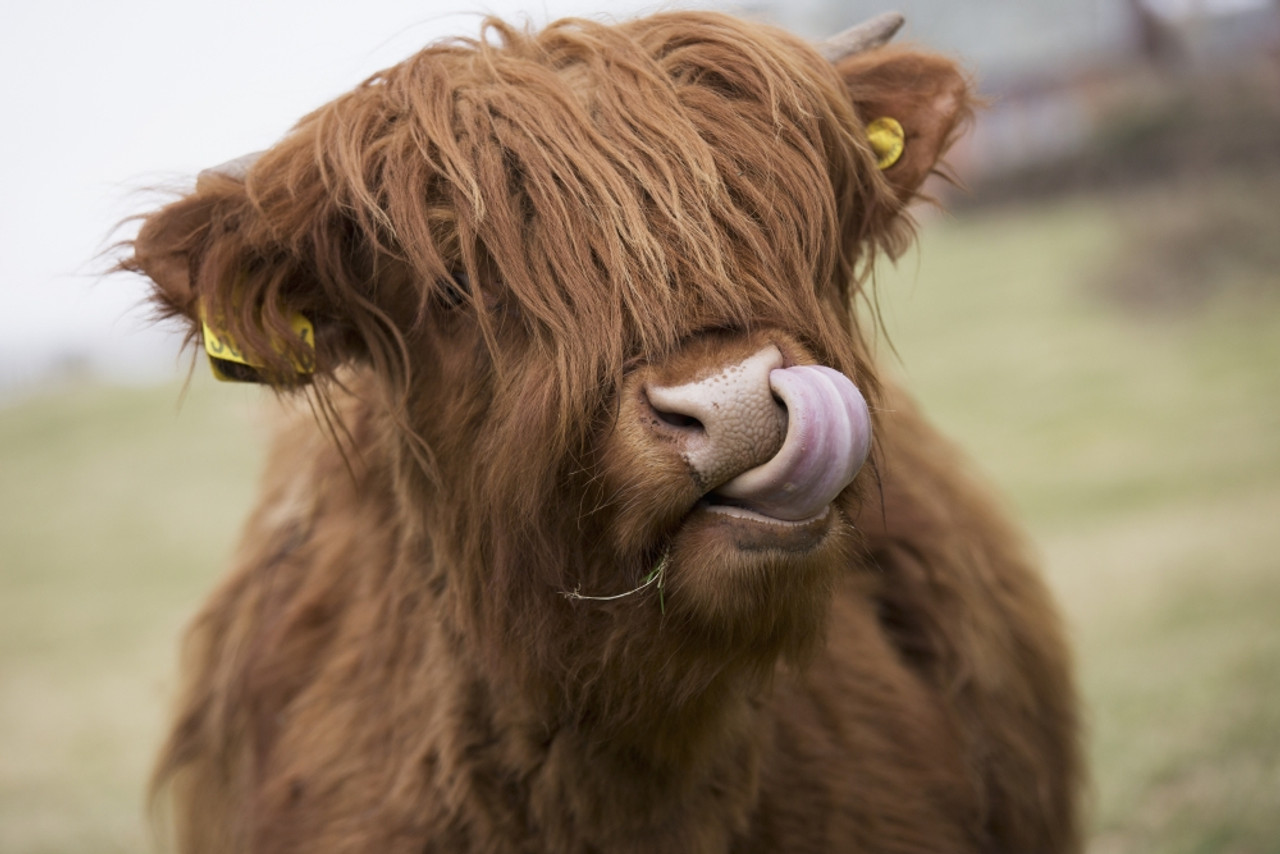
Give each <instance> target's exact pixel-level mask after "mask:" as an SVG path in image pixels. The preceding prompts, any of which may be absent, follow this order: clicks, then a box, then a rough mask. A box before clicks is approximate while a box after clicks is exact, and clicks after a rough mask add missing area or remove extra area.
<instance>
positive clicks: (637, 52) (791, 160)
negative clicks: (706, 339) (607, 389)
mask: <svg viewBox="0 0 1280 854" xmlns="http://www.w3.org/2000/svg"><path fill="white" fill-rule="evenodd" d="M312 120H314V121H316V122H318V123H320V125H321V128H320V130H321V135H322V136H325V137H329V138H330V139H331V142H332V143H333V144H331V145H329V146H328V149H329V152H330V153H329V154H328V155H326V156H328V157H329V158H330V160H331V161H332V163H331V166H330V168H331V169H332V170H333V173H334V174H337V175H340V176H343V178H344V180H343V181H342V182H341V183H345V184H346V185H347V187H348V190H347V192H348V193H349V195H350V197H351V200H350V207H349V209H350V210H354V211H355V212H356V213H357V220H358V221H360V222H362V223H363V224H364V225H365V227H366V229H367V230H368V232H369V234H370V236H371V237H372V238H373V239H374V240H376V241H383V242H391V243H394V244H396V246H395V249H396V251H397V254H400V255H401V257H404V258H405V259H406V260H408V261H410V263H412V264H413V265H415V266H416V267H417V268H418V269H417V271H416V272H417V273H418V275H417V279H418V281H422V282H432V281H434V280H436V279H438V278H441V277H444V276H446V275H447V274H448V273H450V272H452V271H456V270H459V269H460V270H462V271H465V272H466V273H468V275H469V276H470V277H471V278H472V280H474V281H477V282H497V281H500V282H501V283H502V286H503V288H504V289H505V290H506V291H507V292H508V293H507V296H508V298H509V299H514V300H516V301H517V302H518V303H519V308H520V309H521V311H522V312H523V313H524V314H525V315H526V316H527V317H528V318H529V319H530V321H531V322H532V323H534V324H536V325H537V326H538V327H539V328H541V329H543V330H545V331H546V332H547V334H548V335H549V336H550V338H551V339H552V340H558V341H567V340H573V339H574V338H575V337H580V336H581V335H582V334H583V331H584V330H588V331H589V332H590V333H591V334H592V338H593V341H592V344H591V346H592V347H593V349H594V352H596V353H597V355H599V356H601V357H603V358H607V359H610V360H614V361H616V359H617V358H621V357H622V355H623V354H622V353H621V351H619V352H616V353H615V352H610V351H611V350H612V349H615V348H622V349H625V348H628V347H630V348H640V349H644V350H649V351H651V350H655V349H664V348H666V347H669V346H671V345H672V342H673V340H675V339H677V338H678V337H679V336H680V335H682V334H684V333H685V332H686V331H687V330H688V329H689V327H690V326H691V325H692V326H697V325H730V326H749V325H752V324H757V325H758V324H760V323H762V322H763V323H772V324H778V325H782V326H791V327H796V326H800V325H803V324H806V323H811V320H812V317H813V312H814V311H816V310H817V303H816V302H815V299H814V297H813V294H814V291H815V288H818V289H820V288H821V287H833V286H834V287H843V286H844V284H845V283H846V282H847V281H848V279H849V278H850V275H851V269H852V264H853V253H854V251H855V250H854V244H855V243H856V242H857V240H858V239H859V238H862V237H865V235H862V234H861V233H859V232H858V228H859V223H858V220H859V209H860V207H861V206H862V205H865V204H867V203H868V202H869V201H870V200H869V199H868V198H867V195H868V194H869V193H875V192H878V191H880V189H881V187H882V182H878V181H877V180H876V179H875V178H874V177H873V176H874V164H873V162H872V161H871V158H870V156H869V155H868V152H867V151H866V149H865V143H864V142H862V141H861V137H860V134H859V132H858V131H857V130H856V129H857V127H858V123H857V119H856V117H855V116H854V114H853V109H852V107H851V106H850V104H849V102H848V96H847V93H846V92H845V91H844V89H843V87H842V85H841V83H840V81H839V78H838V77H837V76H836V74H835V72H834V71H833V69H832V68H831V67H830V66H829V64H828V63H826V62H825V61H824V60H823V59H822V58H821V57H819V56H818V55H817V54H816V53H815V52H814V51H812V50H811V49H809V48H808V47H807V46H806V45H804V44H803V43H802V42H800V41H798V40H796V39H794V38H792V37H790V36H788V35H786V34H784V33H781V32H780V31H776V30H772V29H769V28H766V27H762V26H759V25H755V24H751V23H746V22H741V21H737V20H735V19H732V18H729V17H726V16H721V15H715V14H709V13H672V14H667V15H659V16H654V17H650V18H645V19H640V20H637V21H632V22H628V23H624V24H620V25H615V26H606V25H602V24H597V23H592V22H587V21H575V20H570V21H562V22H559V23H557V24H553V25H551V26H550V27H548V28H546V29H544V30H542V31H540V32H537V33H527V32H522V31H518V30H516V29H514V28H511V27H509V26H507V25H505V24H502V23H500V22H497V21H489V22H487V23H486V26H485V31H484V33H483V35H482V37H481V38H480V39H478V40H474V41H453V42H449V43H445V44H440V45H435V46H432V47H430V48H428V49H426V50H424V51H422V52H421V53H419V54H418V55H416V56H414V57H412V58H410V59H409V60H407V61H405V62H404V63H401V64H400V65H398V66H395V67H393V68H391V69H388V70H387V71H385V72H382V73H380V74H379V75H376V76H375V77H373V78H371V79H370V80H369V81H367V82H366V84H365V85H364V86H362V87H361V88H360V89H358V90H356V92H353V93H352V94H351V95H349V96H347V97H346V98H343V99H339V100H338V101H336V102H334V104H332V105H330V107H329V108H326V110H322V111H320V112H318V113H317V114H315V115H314V116H313V117H312ZM609 342H613V343H609Z"/></svg>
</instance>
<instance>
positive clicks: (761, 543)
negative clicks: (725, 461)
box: [694, 494, 837, 553]
mask: <svg viewBox="0 0 1280 854" xmlns="http://www.w3.org/2000/svg"><path fill="white" fill-rule="evenodd" d="M694 516H695V517H699V521H700V522H701V524H703V525H707V526H709V527H712V528H715V529H717V533H718V534H719V536H721V537H723V538H725V539H726V540H727V541H728V542H729V543H730V544H732V545H733V547H734V548H735V549H736V550H737V551H743V552H758V551H783V552H793V553H799V552H809V551H813V550H814V549H817V548H818V547H820V546H821V545H822V543H823V541H824V540H825V539H826V538H827V536H828V534H829V533H830V531H831V529H832V526H833V523H834V520H835V518H836V516H837V513H836V512H835V511H834V510H833V509H832V508H831V506H830V505H827V506H826V507H823V508H822V510H820V511H819V512H818V513H815V514H814V515H812V516H809V517H808V518H805V519H782V518H779V517H777V516H771V515H768V514H766V513H763V512H761V511H759V510H756V509H753V508H751V507H747V506H744V505H742V504H740V503H738V502H734V501H732V500H731V499H729V500H726V499H723V498H721V497H720V496H717V495H715V494H712V495H709V496H707V497H706V498H704V499H703V500H701V501H699V502H698V505H697V507H696V508H695V509H694Z"/></svg>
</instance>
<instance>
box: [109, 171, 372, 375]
mask: <svg viewBox="0 0 1280 854" xmlns="http://www.w3.org/2000/svg"><path fill="white" fill-rule="evenodd" d="M255 161H257V157H256V155H255V156H250V157H247V158H241V159H240V160H237V161H232V162H231V163H228V164H224V165H223V166H220V167H215V168H214V169H210V170H206V171H205V172H202V173H201V174H200V178H199V180H198V181H197V184H196V188H195V190H194V191H193V192H191V193H189V194H188V195H186V196H185V197H183V198H181V199H179V200H178V201H176V202H173V203H172V204H169V205H168V206H166V207H164V208H161V209H160V210H158V211H156V212H154V213H152V214H150V215H148V216H146V217H144V218H143V221H142V225H141V227H140V229H139V231H138V235H137V237H136V238H135V239H134V241H133V243H132V255H131V256H130V257H128V258H126V259H124V261H123V262H122V263H121V266H122V267H123V268H124V269H127V270H132V271H135V272H139V273H142V274H143V275H145V276H147V277H148V278H150V279H151V281H152V282H153V283H154V285H155V287H154V289H153V291H152V299H153V302H154V303H155V304H156V305H157V307H158V308H159V311H160V313H161V315H163V316H166V317H177V318H180V319H182V320H183V321H184V322H185V323H186V324H187V326H188V329H189V337H190V339H191V340H193V341H199V342H202V344H203V347H204V349H205V350H207V351H208V353H209V356H210V362H211V364H212V365H213V368H214V373H215V374H216V375H217V376H218V377H219V378H221V379H231V380H242V381H254V382H264V383H268V384H270V385H273V386H277V387H290V386H297V385H302V384H305V383H307V382H309V381H310V380H311V379H312V378H313V377H314V376H315V375H317V374H322V373H325V372H328V371H331V370H332V369H333V368H334V367H335V366H336V365H338V364H340V363H341V362H342V361H344V360H345V359H347V358H349V357H350V355H351V350H352V342H353V340H354V338H355V336H353V335H352V334H350V330H349V329H344V328H343V326H344V324H343V323H342V322H341V320H340V318H341V316H342V312H341V310H340V309H339V307H337V306H335V305H333V304H332V298H331V295H329V294H327V293H326V291H327V290H330V291H331V290H332V289H326V288H325V287H323V286H322V284H321V283H320V282H319V281H317V279H318V277H319V276H321V275H322V271H321V270H320V269H319V268H318V267H317V266H316V265H315V264H314V263H313V262H310V261H309V260H308V258H307V257H305V255H306V253H305V252H300V251H299V249H300V246H299V242H300V241H299V235H298V234H290V233H289V232H288V227H289V226H288V224H287V223H286V224H285V228H284V229H283V230H282V229H281V228H280V227H279V224H273V223H272V222H270V220H271V217H270V215H269V214H268V213H266V212H265V211H264V209H263V205H262V202H261V199H255V198H253V197H252V196H251V193H250V188H249V186H248V182H250V181H252V180H253V177H254V176H253V172H254V170H255V169H256V168H257V163H256V162H255ZM299 222H305V218H303V219H300V220H299ZM295 225H296V223H295ZM315 228H320V229H324V228H326V226H325V225H324V224H308V225H306V226H305V230H314V229H315Z"/></svg>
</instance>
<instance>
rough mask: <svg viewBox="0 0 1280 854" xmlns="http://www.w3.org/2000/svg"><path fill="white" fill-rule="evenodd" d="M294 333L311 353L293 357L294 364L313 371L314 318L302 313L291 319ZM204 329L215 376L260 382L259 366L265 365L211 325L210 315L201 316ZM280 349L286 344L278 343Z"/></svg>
mask: <svg viewBox="0 0 1280 854" xmlns="http://www.w3.org/2000/svg"><path fill="white" fill-rule="evenodd" d="M289 325H290V326H291V327H292V328H293V332H294V334H295V335H297V336H298V337H299V338H301V339H302V343H303V344H305V345H306V347H307V350H308V356H307V357H305V359H299V358H294V360H293V367H294V370H296V371H297V372H298V373H299V374H310V373H312V372H313V371H314V370H315V360H314V358H312V357H311V355H310V354H314V353H315V349H316V343H315V342H316V332H315V328H314V327H313V326H312V325H311V321H310V320H308V319H307V318H306V317H304V316H303V315H301V314H294V315H293V317H291V318H290V319H289ZM201 326H202V327H203V329H204V351H205V352H206V353H208V354H209V367H210V368H212V369H213V375H214V376H215V377H217V378H218V379H219V380H221V381H223V382H241V383H260V382H262V381H263V379H262V373H261V371H259V368H261V367H263V365H262V364H260V363H257V362H253V361H251V360H249V359H248V358H247V357H246V356H245V354H244V351H242V350H241V349H240V346H239V345H238V344H236V342H235V339H233V338H232V337H231V336H230V335H228V334H227V333H225V332H222V331H220V330H217V329H214V328H213V327H211V326H210V325H209V321H208V319H207V318H201ZM276 347H277V350H280V351H283V350H284V347H283V346H282V345H280V344H279V343H277V345H276Z"/></svg>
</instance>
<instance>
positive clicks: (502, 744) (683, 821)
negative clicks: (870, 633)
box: [438, 607, 770, 851]
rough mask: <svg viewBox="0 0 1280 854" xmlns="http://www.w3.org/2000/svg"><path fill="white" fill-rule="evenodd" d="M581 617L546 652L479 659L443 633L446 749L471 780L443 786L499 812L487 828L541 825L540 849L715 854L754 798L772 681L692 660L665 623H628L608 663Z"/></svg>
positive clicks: (474, 650)
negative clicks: (766, 692)
mask: <svg viewBox="0 0 1280 854" xmlns="http://www.w3.org/2000/svg"><path fill="white" fill-rule="evenodd" d="M441 613H457V610H456V608H454V607H446V608H443V609H441ZM659 616H660V615H659ZM624 619H625V617H624ZM578 620H579V625H578V627H577V630H575V627H574V626H573V625H569V624H566V625H564V626H563V632H562V633H555V632H553V633H552V635H556V634H559V635H560V637H559V638H558V639H559V640H560V641H562V645H561V646H560V647H558V648H556V649H553V650H546V649H543V650H532V649H527V648H522V645H521V643H520V642H519V640H520V639H519V638H518V637H517V638H516V639H515V642H514V643H513V644H511V645H509V646H507V647H506V648H504V649H503V650H501V651H500V652H497V653H495V652H493V651H492V650H490V651H489V652H488V653H487V654H486V653H485V652H484V651H483V650H482V645H480V644H475V643H470V642H468V640H467V639H466V633H465V631H464V630H461V629H453V630H448V631H447V634H448V642H447V644H446V643H441V644H440V645H439V646H438V648H439V649H440V650H441V651H442V653H443V654H442V656H441V666H442V667H447V668H448V670H449V674H450V676H449V680H448V684H447V694H448V696H447V697H446V696H444V694H445V693H446V692H445V691H444V690H442V692H441V694H440V695H438V698H439V699H440V700H443V701H444V703H443V705H444V707H445V708H447V709H449V711H448V712H447V714H448V720H447V729H446V730H445V735H444V743H445V744H446V745H448V747H447V748H446V749H452V750H456V751H457V756H456V762H454V763H452V765H453V767H454V768H456V769H457V773H459V774H461V775H463V776H465V777H466V779H465V780H452V781H448V782H447V785H449V786H457V785H462V786H463V787H464V788H466V789H468V790H470V791H472V792H474V793H475V794H476V797H474V798H471V799H469V803H471V804H473V805H475V804H483V805H485V809H496V810H499V811H502V812H503V813H504V815H503V816H500V817H494V816H486V817H485V821H486V822H490V823H491V824H492V825H493V826H508V827H530V826H537V827H539V828H541V830H539V833H543V832H545V833H546V834H549V835H548V837H547V840H544V841H549V842H550V843H551V844H550V845H549V848H548V850H576V849H595V850H609V851H624V850H668V849H670V850H678V849H679V850H724V849H725V848H726V847H727V846H728V844H729V841H730V840H731V839H732V838H733V837H734V836H735V835H737V834H740V833H742V832H744V831H745V829H746V827H747V823H748V822H749V816H750V814H751V811H752V809H753V807H754V804H755V802H756V799H757V793H758V785H759V768H760V762H761V756H762V753H763V751H764V743H765V741H766V740H767V739H768V738H769V737H770V731H769V727H768V723H767V721H766V720H765V716H764V714H763V713H762V700H761V697H762V694H763V689H764V685H765V684H766V682H767V677H766V676H764V675H763V674H761V673H760V672H759V671H760V668H759V666H758V665H757V666H755V667H753V668H751V669H750V670H749V669H748V668H746V667H742V666H738V665H736V664H734V663H732V662H728V663H727V662H725V661H723V660H720V661H714V660H710V659H709V658H708V659H707V660H698V659H697V657H691V656H690V654H689V650H688V649H687V646H688V644H687V642H682V641H681V639H680V637H679V635H678V634H677V633H676V632H675V631H673V630H672V628H671V627H670V626H665V627H664V626H663V625H662V624H661V621H660V620H651V621H649V622H648V624H647V626H646V624H645V621H644V620H642V619H641V620H639V621H638V623H637V625H636V626H632V627H628V628H626V629H625V633H626V634H627V635H628V637H627V642H626V649H625V650H611V651H609V654H608V655H606V651H605V649H603V644H602V643H600V642H598V641H597V640H596V638H597V637H601V636H600V635H596V634H595V633H593V632H591V631H589V630H585V631H584V630H581V629H582V628H583V626H582V623H584V622H585V623H589V622H590V618H589V617H582V616H579V617H578ZM603 636H604V637H606V638H610V637H611V639H612V640H613V641H615V642H620V641H621V639H620V638H619V637H618V635H617V633H616V632H615V633H613V634H612V635H609V633H605V634H604V635H603ZM442 640H443V638H442ZM606 642H607V641H606ZM495 656H496V657H498V658H501V659H502V664H503V665H504V666H499V664H498V662H496V661H495V660H494V659H495ZM605 659H607V660H608V664H607V665H606V664H603V663H602V662H603V661H604V660H605ZM552 662H554V665H555V668H556V670H555V672H552V671H551V663H552ZM445 687H446V686H445V685H442V686H441V688H442V689H444V688H445ZM503 786H507V787H508V788H507V789H505V790H504V789H503V788H502V787H503ZM526 811H528V812H526ZM689 840H701V841H700V842H698V845H697V847H695V848H689V847H687V842H688V841H689Z"/></svg>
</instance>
